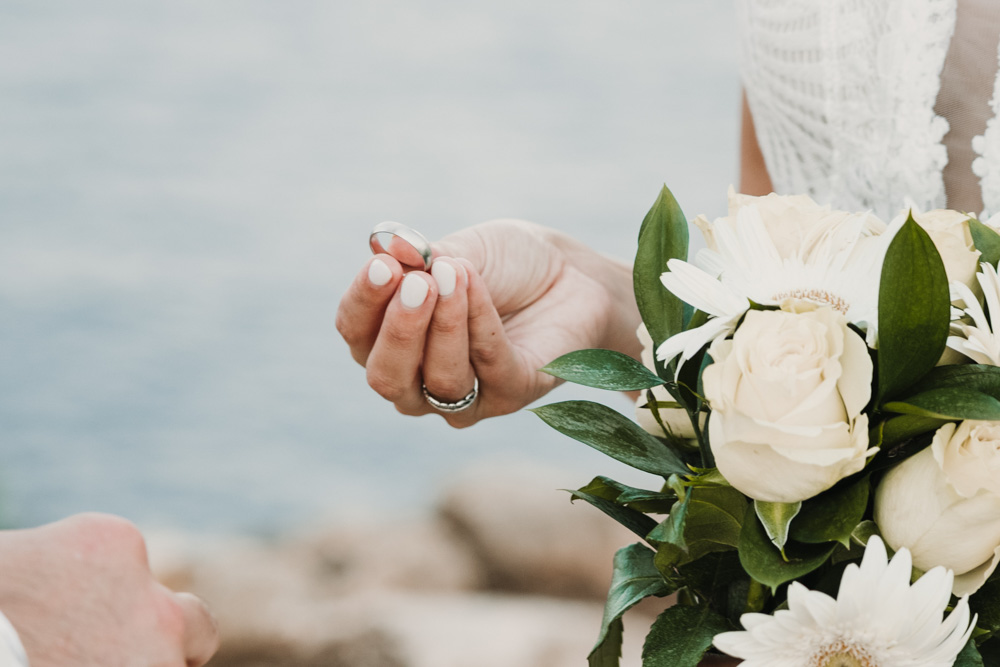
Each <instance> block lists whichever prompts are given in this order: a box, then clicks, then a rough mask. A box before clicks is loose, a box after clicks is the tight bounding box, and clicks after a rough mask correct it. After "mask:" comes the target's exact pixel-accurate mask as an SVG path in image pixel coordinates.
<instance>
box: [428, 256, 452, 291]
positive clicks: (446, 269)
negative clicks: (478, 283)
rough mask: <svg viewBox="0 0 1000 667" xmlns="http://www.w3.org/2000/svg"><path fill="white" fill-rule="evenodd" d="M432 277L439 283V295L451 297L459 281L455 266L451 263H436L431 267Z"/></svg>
mask: <svg viewBox="0 0 1000 667" xmlns="http://www.w3.org/2000/svg"><path fill="white" fill-rule="evenodd" d="M431 275H432V276H434V280H435V281H437V285H438V294H440V295H441V296H451V295H452V293H453V292H454V291H455V283H456V282H457V280H458V274H457V273H456V271H455V265H454V264H452V263H451V262H442V261H435V262H434V264H432V265H431Z"/></svg>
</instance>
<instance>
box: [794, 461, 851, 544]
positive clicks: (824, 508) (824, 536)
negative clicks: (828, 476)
mask: <svg viewBox="0 0 1000 667" xmlns="http://www.w3.org/2000/svg"><path fill="white" fill-rule="evenodd" d="M870 488H871V484H870V483H869V481H868V476H867V475H864V476H862V477H860V478H859V479H854V480H845V481H842V482H841V483H839V484H837V485H836V486H834V487H833V488H832V489H829V490H828V491H824V492H823V493H821V494H819V495H818V496H816V497H814V498H810V499H809V500H807V501H805V503H803V505H802V512H801V513H800V514H799V516H798V517H797V518H796V519H795V522H794V523H793V524H792V531H791V537H792V539H793V540H795V541H797V542H806V543H808V544H821V543H823V542H839V543H841V544H843V545H844V546H845V547H850V544H851V532H852V531H853V530H854V529H855V528H857V526H858V524H859V523H861V520H862V519H863V518H864V515H865V509H866V508H867V507H868V493H869V490H870Z"/></svg>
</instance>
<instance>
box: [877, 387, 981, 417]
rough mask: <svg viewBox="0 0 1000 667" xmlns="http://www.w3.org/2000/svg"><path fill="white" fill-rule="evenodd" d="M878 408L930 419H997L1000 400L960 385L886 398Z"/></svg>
mask: <svg viewBox="0 0 1000 667" xmlns="http://www.w3.org/2000/svg"><path fill="white" fill-rule="evenodd" d="M882 409H883V410H885V411H886V412H896V413H899V414H905V415H913V416H916V417H930V418H932V419H983V420H1000V401H998V400H997V399H995V398H993V397H992V396H990V395H988V394H984V393H983V392H981V391H976V390H975V389H966V388H964V387H943V388H941V389H931V390H929V391H925V392H924V393H922V394H917V395H915V396H908V397H907V398H904V399H901V400H898V401H890V402H889V403H886V404H885V405H883V406H882Z"/></svg>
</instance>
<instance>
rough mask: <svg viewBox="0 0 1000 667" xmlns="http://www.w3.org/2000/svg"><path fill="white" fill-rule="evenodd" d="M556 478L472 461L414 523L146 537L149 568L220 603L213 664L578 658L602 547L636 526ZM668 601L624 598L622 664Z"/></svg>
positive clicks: (530, 666)
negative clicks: (633, 602) (628, 607)
mask: <svg viewBox="0 0 1000 667" xmlns="http://www.w3.org/2000/svg"><path fill="white" fill-rule="evenodd" d="M552 478H553V476H552V474H551V473H546V472H544V471H539V470H532V469H526V468H525V467H524V466H517V467H515V468H512V469H509V470H508V469H502V468H498V467H497V466H491V467H490V468H489V469H486V470H483V469H480V470H478V471H470V472H469V473H468V474H466V475H463V476H462V478H461V479H460V480H458V481H457V482H456V483H455V484H454V486H452V487H451V488H450V489H449V490H447V491H446V493H445V494H444V496H443V499H442V501H441V503H440V506H439V510H438V513H437V515H436V516H433V517H428V518H426V519H424V520H419V521H413V520H410V521H397V522H395V523H394V522H391V521H370V522H355V523H352V524H348V525H340V526H334V527H329V528H324V529H322V530H317V531H314V532H312V533H310V534H306V535H301V536H298V537H292V538H288V539H286V540H283V541H281V542H276V543H268V542H264V541H260V540H250V539H246V538H239V539H219V538H212V539H208V540H206V539H194V538H191V537H184V536H178V535H174V534H151V535H149V536H148V542H149V547H150V553H151V556H152V562H153V567H154V571H155V572H156V573H157V576H158V577H159V578H160V579H161V581H163V582H164V583H166V584H167V585H169V586H171V587H172V588H175V589H184V590H190V591H192V592H194V593H196V594H197V595H199V596H201V597H202V598H203V599H204V600H205V601H206V602H207V603H208V604H209V606H210V607H211V608H212V610H213V611H214V612H215V614H216V616H217V617H218V619H219V626H220V632H221V635H222V648H221V649H220V651H219V654H218V656H217V657H216V658H215V659H213V660H212V662H211V665H212V666H213V667H263V666H264V665H268V666H274V667H314V666H315V667H319V666H321V665H322V666H324V667H493V666H494V665H495V666H496V667H501V666H503V667H509V666H510V665H518V666H519V667H562V666H563V665H567V666H569V665H573V666H575V667H578V666H579V665H581V664H584V663H585V661H586V656H587V654H588V653H589V651H590V649H591V647H592V645H593V642H594V640H595V638H596V636H597V632H598V629H599V627H600V623H601V616H602V609H603V600H604V598H605V596H606V594H607V586H608V582H609V581H610V577H611V562H612V557H613V555H614V552H615V551H616V550H617V549H618V548H620V547H622V546H624V545H627V544H631V543H633V542H635V541H636V538H635V536H634V535H632V534H631V533H629V532H628V531H626V530H624V529H619V528H618V527H617V525H616V524H615V523H614V522H613V521H612V520H610V519H608V518H607V517H605V516H604V515H603V514H601V513H599V512H598V511H596V510H594V509H593V508H590V507H589V506H586V505H585V504H584V503H577V504H576V505H571V504H570V503H569V500H568V497H567V496H566V495H562V496H560V493H561V492H558V491H555V490H553V489H552V483H551V479H552ZM511 593H522V594H521V595H513V594H511ZM546 596H548V597H546ZM567 598H576V599H567ZM584 598H590V599H584ZM665 604H666V603H665V602H664V601H651V602H650V603H647V604H644V605H642V606H641V607H639V608H637V609H636V610H633V611H632V612H629V615H630V617H629V618H627V619H626V635H625V642H626V647H625V660H624V661H623V663H622V664H623V665H638V664H639V663H640V662H641V661H640V659H639V655H640V652H641V646H642V639H643V637H644V635H645V632H646V629H647V628H648V627H649V624H650V623H651V622H652V619H653V617H654V616H655V614H656V613H658V611H659V610H660V609H662V608H663V607H664V606H665Z"/></svg>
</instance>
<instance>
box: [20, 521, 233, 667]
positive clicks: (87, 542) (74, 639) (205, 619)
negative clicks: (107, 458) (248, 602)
mask: <svg viewBox="0 0 1000 667" xmlns="http://www.w3.org/2000/svg"><path fill="white" fill-rule="evenodd" d="M0 610H2V611H3V612H4V614H5V615H6V616H7V618H8V619H9V620H10V622H11V623H12V624H13V626H14V627H15V628H16V629H17V631H18V634H19V635H20V637H21V641H22V643H23V644H24V647H25V650H26V651H27V653H28V660H29V661H30V663H31V667H56V666H57V665H58V666H65V665H74V666H76V667H147V666H148V667H153V666H156V667H200V666H201V665H203V664H205V663H206V662H207V661H208V659H209V658H210V657H211V656H212V654H213V653H215V650H216V648H217V647H218V643H219V639H218V632H217V630H216V627H215V622H214V620H213V619H212V616H211V615H210V614H209V612H208V610H207V609H206V608H205V605H204V604H203V603H202V602H201V601H200V600H199V599H198V598H196V597H194V596H193V595H189V594H185V593H173V592H172V591H170V590H168V589H167V588H166V587H164V586H162V585H161V584H159V583H157V582H156V581H155V580H154V579H153V576H152V574H151V573H150V570H149V563H148V561H147V558H146V545H145V542H144V540H143V538H142V535H141V534H140V533H139V531H138V530H137V529H136V528H135V526H133V525H132V524H131V523H129V522H127V521H125V520H124V519H120V518H118V517H114V516H109V515H101V514H82V515H78V516H74V517H70V518H69V519H65V520H63V521H59V522H57V523H53V524H49V525H46V526H42V527H40V528H33V529H29V530H8V531H2V532H0Z"/></svg>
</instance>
